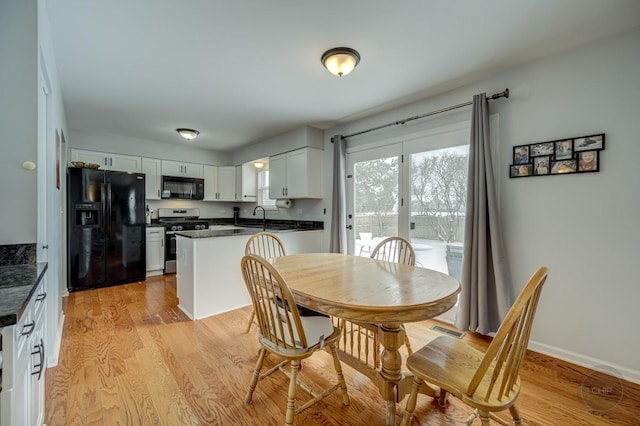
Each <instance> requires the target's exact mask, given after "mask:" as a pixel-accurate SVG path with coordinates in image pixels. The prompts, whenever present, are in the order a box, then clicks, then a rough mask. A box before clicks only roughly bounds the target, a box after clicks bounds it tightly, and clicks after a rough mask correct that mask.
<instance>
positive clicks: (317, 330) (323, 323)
mask: <svg viewBox="0 0 640 426" xmlns="http://www.w3.org/2000/svg"><path fill="white" fill-rule="evenodd" d="M271 309H272V310H274V312H277V315H278V316H279V317H280V318H282V317H283V316H284V307H283V306H282V300H281V299H278V300H277V302H276V303H273V302H271ZM298 309H299V308H298ZM313 312H315V311H313V310H311V309H308V312H307V316H304V317H303V316H300V323H301V325H302V329H303V330H304V335H305V337H306V339H307V346H306V348H305V349H302V348H300V349H296V350H295V351H294V352H296V353H304V352H306V350H307V349H308V348H312V347H314V346H316V345H318V344H319V343H321V340H325V341H326V340H328V339H329V337H332V338H335V337H337V336H338V335H339V333H340V330H338V329H336V328H334V326H333V322H332V321H331V318H329V317H328V316H327V315H324V314H322V313H320V312H317V313H316V314H317V315H314V316H311V315H310V314H311V313H313ZM283 326H284V327H286V325H284V323H283ZM292 332H293V338H294V340H295V341H296V345H297V346H301V342H300V341H299V336H298V330H296V329H295V328H294V329H293V330H292ZM285 340H286V342H287V343H288V344H292V342H291V339H290V338H289V336H288V335H287V336H285ZM268 345H269V346H270V347H272V348H273V349H276V348H277V347H276V346H275V345H274V343H273V342H270V343H268ZM277 350H279V351H281V352H289V350H287V349H284V348H277Z"/></svg>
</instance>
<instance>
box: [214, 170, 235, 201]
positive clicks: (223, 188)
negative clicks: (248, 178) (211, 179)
mask: <svg viewBox="0 0 640 426" xmlns="http://www.w3.org/2000/svg"><path fill="white" fill-rule="evenodd" d="M235 200H236V168H235V167H233V166H226V167H218V201H235Z"/></svg>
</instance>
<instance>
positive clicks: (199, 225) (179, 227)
mask: <svg viewBox="0 0 640 426" xmlns="http://www.w3.org/2000/svg"><path fill="white" fill-rule="evenodd" d="M158 223H159V224H160V225H162V226H164V231H165V232H164V234H165V245H164V247H165V248H164V273H165V274H175V273H176V231H193V230H200V229H208V228H209V223H207V222H205V221H203V220H200V209H195V208H192V209H163V208H159V209H158Z"/></svg>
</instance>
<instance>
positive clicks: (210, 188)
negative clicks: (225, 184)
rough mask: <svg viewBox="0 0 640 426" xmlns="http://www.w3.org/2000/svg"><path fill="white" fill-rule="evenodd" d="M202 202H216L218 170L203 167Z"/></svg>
mask: <svg viewBox="0 0 640 426" xmlns="http://www.w3.org/2000/svg"><path fill="white" fill-rule="evenodd" d="M204 201H218V168H217V167H216V166H204Z"/></svg>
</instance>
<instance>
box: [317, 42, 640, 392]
mask: <svg viewBox="0 0 640 426" xmlns="http://www.w3.org/2000/svg"><path fill="white" fill-rule="evenodd" d="M638 46H640V30H636V31H634V32H631V33H627V34H625V35H622V36H618V37H615V38H611V39H606V40H603V41H599V42H596V43H593V44H590V45H586V46H582V47H580V48H576V49H573V50H571V51H567V52H563V53H561V54H558V55H554V56H552V57H548V58H545V59H542V60H538V61H536V62H533V63H530V64H527V65H525V66H520V67H517V68H514V69H511V70H509V71H506V72H502V73H499V74H496V75H494V76H492V77H491V78H489V79H486V80H484V81H482V82H480V83H478V84H474V85H472V86H466V87H463V88H460V89H458V90H455V91H452V92H448V93H445V94H442V95H440V96H437V97H433V98H429V99H427V100H425V101H423V102H419V103H416V104H413V105H410V106H406V107H403V108H397V109H394V110H391V111H387V112H385V113H382V114H379V115H377V116H375V117H370V118H367V119H364V120H359V121H355V122H351V123H348V124H345V125H341V126H338V127H336V128H334V129H329V130H327V131H326V132H325V160H326V163H325V164H326V165H327V166H326V167H325V170H326V171H327V173H325V188H326V194H327V197H329V192H330V190H331V175H330V173H329V171H330V164H331V162H330V159H331V156H330V150H331V143H330V142H329V138H330V137H331V135H334V134H349V133H352V132H355V131H360V130H363V129H367V128H369V127H372V126H376V125H380V124H384V123H388V122H392V121H395V120H398V119H402V118H405V117H409V116H412V115H417V114H421V113H426V112H429V111H433V110H437V109H440V108H443V107H447V106H450V105H456V104H459V103H463V102H466V101H468V100H471V98H472V96H473V95H474V94H476V93H480V92H487V94H492V93H496V92H501V91H503V90H504V89H505V88H506V87H509V88H510V89H511V94H512V96H511V98H510V99H509V100H504V99H501V100H497V101H492V102H491V104H490V106H491V112H492V113H497V114H498V115H499V123H500V124H499V135H498V140H499V144H500V145H499V153H500V155H499V158H498V159H497V166H498V167H499V168H500V171H499V176H501V178H500V180H499V182H498V184H499V186H500V205H501V211H502V219H503V220H502V222H503V227H504V234H505V237H506V247H507V251H508V257H509V262H510V266H511V270H512V277H513V284H512V285H513V289H514V294H517V293H518V292H519V291H520V290H521V288H522V287H523V285H524V283H525V281H526V280H527V279H528V277H529V276H530V275H531V274H532V273H533V271H534V270H535V269H536V267H538V266H539V265H547V266H548V267H549V269H550V273H549V280H548V281H547V285H546V287H545V290H544V292H543V296H542V300H541V303H540V306H539V308H538V313H537V316H536V321H535V326H534V330H533V335H532V348H533V349H535V350H538V351H541V352H545V353H549V354H552V355H555V356H558V357H560V358H564V359H568V360H572V361H574V362H577V363H580V364H583V365H586V366H588V367H594V366H597V365H599V364H603V365H608V366H610V367H613V368H615V369H617V370H618V371H619V372H620V373H621V374H622V375H623V376H624V377H625V378H627V379H630V380H634V381H636V382H638V381H640V357H639V356H638V354H639V353H640V333H639V332H638V330H637V324H639V323H640V310H639V309H637V307H636V305H637V303H638V301H639V300H640V285H638V274H637V268H636V265H635V262H637V261H638V259H639V256H638V255H639V254H640V249H638V241H640V226H638V224H637V219H636V218H637V217H638V211H639V210H640V185H639V183H640V177H639V175H638V174H637V169H638V164H639V163H638V159H639V158H640V143H638V137H639V136H638V135H640V119H639V117H640V108H639V107H638V105H639V104H638V100H639V99H640V49H639V48H638ZM469 116H470V108H467V109H465V110H464V111H458V112H453V113H449V114H442V115H438V116H434V117H433V118H430V119H424V120H420V122H414V123H413V124H405V125H403V126H395V127H393V128H390V129H385V130H381V131H379V132H374V133H371V134H368V135H363V136H358V137H354V138H352V139H351V140H349V141H348V143H350V144H365V143H369V142H372V141H377V140H384V139H385V138H386V139H393V138H397V137H399V136H402V135H410V134H412V133H416V132H419V131H420V130H424V129H425V128H429V127H432V128H433V127H439V126H441V125H443V124H446V123H448V122H451V121H455V120H464V119H468V118H469ZM600 132H604V133H605V134H606V149H605V151H604V152H602V153H601V171H600V172H599V173H585V174H573V175H563V176H543V177H532V178H525V179H509V178H508V165H509V163H510V162H511V155H512V148H513V146H515V145H520V144H528V143H534V142H539V141H540V142H542V141H548V140H554V139H561V138H570V137H577V136H583V135H589V134H594V133H600ZM327 204H329V203H328V202H327ZM325 226H326V227H329V219H328V218H327V223H326V224H325Z"/></svg>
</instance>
